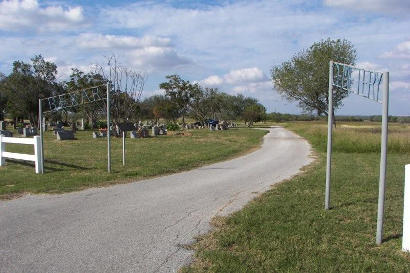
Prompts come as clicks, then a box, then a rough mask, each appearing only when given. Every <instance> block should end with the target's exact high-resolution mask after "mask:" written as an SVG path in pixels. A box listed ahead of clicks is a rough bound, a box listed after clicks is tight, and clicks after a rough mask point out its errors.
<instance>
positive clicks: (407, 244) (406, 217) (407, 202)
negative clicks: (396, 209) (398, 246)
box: [402, 164, 410, 252]
mask: <svg viewBox="0 0 410 273" xmlns="http://www.w3.org/2000/svg"><path fill="white" fill-rule="evenodd" d="M402 249H403V251H407V252H410V164H407V165H406V166H405V171H404V208H403V243H402Z"/></svg>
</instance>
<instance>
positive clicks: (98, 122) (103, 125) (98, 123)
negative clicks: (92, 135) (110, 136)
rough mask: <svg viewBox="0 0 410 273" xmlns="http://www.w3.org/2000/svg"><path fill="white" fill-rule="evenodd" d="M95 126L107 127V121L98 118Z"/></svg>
mask: <svg viewBox="0 0 410 273" xmlns="http://www.w3.org/2000/svg"><path fill="white" fill-rule="evenodd" d="M95 127H97V129H102V128H107V122H105V121H100V120H99V121H97V122H96V123H95Z"/></svg>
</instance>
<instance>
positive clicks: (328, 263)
mask: <svg viewBox="0 0 410 273" xmlns="http://www.w3.org/2000/svg"><path fill="white" fill-rule="evenodd" d="M343 125H345V126H339V127H338V129H336V131H335V142H334V143H335V146H334V148H335V149H334V151H335V152H334V156H333V169H332V171H333V173H332V202H331V203H332V209H331V210H330V211H325V210H324V182H325V163H326V158H325V156H326V155H325V150H324V149H323V145H325V144H324V143H326V125H325V124H323V123H318V122H313V123H306V122H305V123H291V124H288V125H287V127H288V128H290V129H292V130H294V131H295V132H297V133H298V134H299V135H302V136H303V137H305V138H307V139H308V140H309V141H310V142H311V143H312V144H313V147H314V148H315V150H316V152H317V154H318V160H317V161H316V162H315V163H313V164H312V165H311V166H309V167H308V168H306V170H305V172H304V173H302V174H301V175H299V176H296V177H295V178H293V179H291V180H289V181H287V182H286V183H281V184H279V185H277V186H276V187H274V188H272V189H271V190H269V191H268V192H266V193H265V194H263V195H262V196H260V197H258V198H256V199H255V200H254V201H252V202H251V203H249V204H248V205H247V206H246V207H245V208H244V209H242V210H241V211H238V212H236V213H234V214H233V215H231V216H229V217H226V218H221V217H218V218H217V219H215V220H214V224H215V223H216V225H215V226H216V227H215V229H214V230H213V231H212V232H210V233H209V234H206V235H204V236H201V237H200V238H198V242H197V243H196V244H194V245H193V246H192V247H193V248H194V249H195V250H196V254H195V261H194V262H193V263H192V264H191V265H190V266H188V267H185V268H183V269H182V272H185V273H186V272H410V255H408V254H404V253H403V252H402V251H401V236H402V213H403V181H404V165H405V164H409V163H410V154H409V152H408V151H409V146H410V145H409V134H410V128H409V127H408V126H407V127H406V126H391V127H390V128H391V131H392V132H395V133H394V134H395V137H392V138H391V140H390V142H389V147H390V151H391V153H389V155H388V173H387V187H386V203H385V204H386V207H385V231H384V242H383V244H382V245H381V246H376V244H375V234H376V217H377V196H378V174H379V160H380V154H379V153H378V152H376V149H375V146H376V147H380V134H379V132H378V127H377V125H374V124H372V125H371V128H370V129H369V128H368V126H369V125H368V124H367V125H366V126H367V127H363V126H359V127H358V128H356V127H353V128H352V127H351V126H352V125H351V124H343ZM356 125H357V123H356ZM362 125H363V124H362ZM371 129H373V130H371ZM378 139H379V140H378ZM353 140H354V141H353ZM377 140H378V141H379V142H377ZM369 143H370V144H369ZM352 145H353V146H354V147H356V148H354V147H353V146H352ZM366 145H367V146H366ZM363 146H364V147H365V148H364V147H363ZM392 147H393V148H392ZM394 147H396V148H394ZM397 147H400V148H397ZM379 149H380V148H379Z"/></svg>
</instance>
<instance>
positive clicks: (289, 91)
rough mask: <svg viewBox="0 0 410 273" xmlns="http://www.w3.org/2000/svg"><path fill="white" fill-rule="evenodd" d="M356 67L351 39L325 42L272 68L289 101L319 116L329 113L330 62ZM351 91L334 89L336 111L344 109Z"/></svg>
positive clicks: (273, 77)
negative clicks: (344, 102) (344, 100)
mask: <svg viewBox="0 0 410 273" xmlns="http://www.w3.org/2000/svg"><path fill="white" fill-rule="evenodd" d="M330 60H333V61H335V62H340V63H345V64H350V65H354V63H355V61H356V50H355V48H354V46H353V45H352V43H350V42H349V41H347V40H340V39H338V40H330V39H329V38H328V39H327V40H322V41H320V42H316V43H314V44H313V45H312V46H311V47H310V48H309V49H307V50H305V51H302V52H300V53H299V54H297V55H295V56H294V57H293V58H292V59H291V60H290V61H287V62H284V63H282V64H281V65H279V66H275V67H273V69H272V71H271V72H272V81H273V84H274V86H275V89H276V90H277V91H278V92H279V93H280V94H281V95H282V96H284V97H285V98H286V99H288V100H289V101H297V102H298V103H299V106H300V107H301V108H302V109H303V110H305V111H307V112H312V111H316V113H317V115H318V116H321V115H323V114H325V115H327V114H328V113H327V112H328V88H329V75H328V74H329V61H330ZM347 95H348V92H347V91H345V90H343V89H341V88H334V89H333V111H334V109H337V108H339V107H340V106H342V105H343V104H342V100H343V99H344V98H345V97H346V96H347Z"/></svg>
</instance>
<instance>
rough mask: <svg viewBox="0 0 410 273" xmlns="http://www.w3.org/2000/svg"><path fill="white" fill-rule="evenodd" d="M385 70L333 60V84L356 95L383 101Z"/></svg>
mask: <svg viewBox="0 0 410 273" xmlns="http://www.w3.org/2000/svg"><path fill="white" fill-rule="evenodd" d="M382 80H383V72H378V71H371V70H366V69H362V68H358V67H355V66H351V65H347V64H342V63H337V62H333V79H332V85H333V86H335V87H338V88H341V89H343V90H346V91H349V92H352V93H354V94H356V95H359V96H362V97H365V98H368V99H370V100H373V101H376V102H379V103H382V102H383V101H382V96H381V94H380V92H381V88H380V85H381V83H382Z"/></svg>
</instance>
